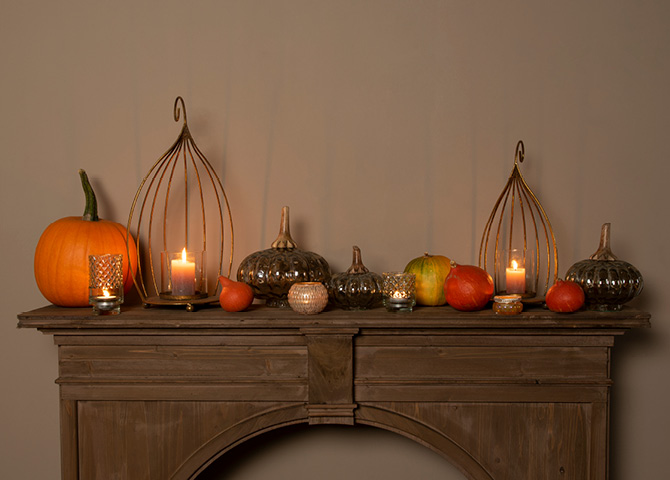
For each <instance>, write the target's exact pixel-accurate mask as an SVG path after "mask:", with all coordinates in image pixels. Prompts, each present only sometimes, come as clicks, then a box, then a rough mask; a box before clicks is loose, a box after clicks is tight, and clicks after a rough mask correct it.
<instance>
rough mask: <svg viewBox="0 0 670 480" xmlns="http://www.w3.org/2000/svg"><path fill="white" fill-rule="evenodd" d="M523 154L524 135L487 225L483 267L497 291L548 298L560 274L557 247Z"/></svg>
mask: <svg viewBox="0 0 670 480" xmlns="http://www.w3.org/2000/svg"><path fill="white" fill-rule="evenodd" d="M524 156H525V148H524V145H523V142H522V141H521V140H519V142H518V143H517V146H516V152H515V154H514V168H513V169H512V173H511V174H510V176H509V179H508V180H507V184H506V185H505V188H504V189H503V191H502V193H501V194H500V197H498V201H497V202H496V204H495V206H494V207H493V212H491V216H490V217H489V219H488V221H487V222H486V227H485V228H484V234H483V235H482V242H481V245H480V247H479V266H480V267H481V268H483V269H484V270H487V271H488V272H489V273H490V274H491V275H492V277H493V280H494V283H495V292H496V294H511V293H516V294H521V296H522V297H523V298H526V299H532V298H535V297H539V298H542V297H544V296H545V295H546V293H547V289H548V288H549V286H550V281H551V284H553V283H554V282H555V281H556V279H557V278H558V247H557V245H556V239H555V237H554V231H553V230H552V228H551V223H550V222H549V218H548V217H547V214H546V213H545V211H544V209H543V208H542V205H541V204H540V202H539V201H538V199H537V197H536V196H535V194H534V193H533V191H532V190H531V189H530V187H529V186H528V184H527V183H526V181H525V180H524V178H523V176H522V175H521V171H520V170H519V164H520V163H521V162H523V160H524ZM493 234H495V241H492V235H493ZM491 264H492V265H493V270H492V271H491V270H489V267H490V266H491ZM540 279H542V280H543V282H542V284H541V283H540Z"/></svg>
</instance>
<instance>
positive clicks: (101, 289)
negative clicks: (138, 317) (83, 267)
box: [88, 253, 123, 315]
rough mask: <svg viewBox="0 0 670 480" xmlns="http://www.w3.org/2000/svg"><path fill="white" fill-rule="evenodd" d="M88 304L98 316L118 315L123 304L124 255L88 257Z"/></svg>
mask: <svg viewBox="0 0 670 480" xmlns="http://www.w3.org/2000/svg"><path fill="white" fill-rule="evenodd" d="M88 278H89V281H88V303H89V304H91V306H93V312H94V313H95V314H96V315H118V314H119V313H121V304H122V303H123V255H121V254H110V253H107V254H102V255H89V256H88Z"/></svg>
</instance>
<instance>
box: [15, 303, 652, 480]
mask: <svg viewBox="0 0 670 480" xmlns="http://www.w3.org/2000/svg"><path fill="white" fill-rule="evenodd" d="M18 318H19V327H23V328H36V329H39V330H41V331H43V332H44V333H47V334H50V335H53V336H54V341H55V343H56V345H57V346H58V351H59V378H58V379H57V382H58V384H59V385H60V396H61V444H62V445H61V446H62V478H63V479H66V480H70V479H86V480H90V479H108V478H116V479H149V480H165V479H166V478H171V479H175V480H180V479H195V478H196V477H197V475H198V474H199V473H200V472H202V471H203V470H204V469H206V468H207V466H208V465H209V464H210V463H211V462H213V461H214V460H215V459H216V458H218V457H219V456H221V455H223V454H225V452H226V451H228V450H230V449H231V448H233V447H234V446H235V445H237V444H239V443H241V442H244V441H245V440H247V439H249V438H251V437H253V436H256V435H258V434H262V433H263V432H267V431H269V430H272V429H276V428H280V427H282V426H288V425H292V424H296V423H309V424H327V423H337V424H347V425H355V424H362V425H372V426H376V427H379V428H384V429H387V430H390V431H393V432H397V433H399V434H402V435H405V436H407V437H409V438H412V439H414V440H416V441H417V442H419V443H422V444H423V445H426V446H428V447H430V448H432V449H434V450H436V451H438V452H440V453H442V454H443V455H444V456H445V457H446V458H447V459H449V460H450V461H451V462H453V463H454V465H456V466H457V467H459V468H460V469H461V471H463V473H464V474H465V476H466V477H467V478H469V479H472V480H491V479H494V480H505V479H510V480H524V479H526V480H536V479H538V478H543V479H544V478H546V479H561V480H567V479H574V480H582V479H587V478H588V479H592V480H605V479H607V478H608V463H609V459H608V451H609V438H608V432H609V389H610V386H611V375H610V355H611V349H612V348H613V346H614V338H615V337H616V336H618V335H622V334H624V333H625V332H626V331H627V330H629V329H631V328H640V327H649V325H650V322H649V319H650V316H649V314H648V313H645V312H641V311H638V310H635V309H632V308H624V309H623V310H622V311H620V312H593V311H582V312H578V313H575V314H569V315H561V314H555V313H551V312H549V311H547V310H543V309H541V308H531V309H529V310H528V311H526V312H523V313H522V314H521V315H518V316H512V317H503V316H497V315H495V314H493V313H492V312H491V311H490V310H484V311H480V312H470V313H464V312H457V311H455V310H453V309H452V308H450V307H432V308H427V307H426V308H416V309H415V311H414V312H412V313H395V314H394V313H388V312H386V311H385V310H384V309H374V310H370V311H363V312H347V311H344V310H337V309H330V310H327V311H325V312H323V313H321V314H319V315H314V316H301V315H297V314H295V313H294V312H292V311H291V310H290V309H270V308H267V307H263V306H253V307H252V308H251V309H250V310H249V311H246V312H241V313H226V312H224V311H223V310H221V309H220V308H203V309H201V310H198V311H196V312H187V311H185V310H183V309H178V308H174V309H158V308H150V309H145V308H143V307H141V306H124V307H123V309H122V314H121V315H118V316H102V317H101V316H93V315H91V310H90V309H86V308H85V309H66V308H58V307H54V306H48V307H44V308H41V309H37V310H34V311H31V312H26V313H22V314H20V315H19V316H18ZM223 458H224V459H225V457H223Z"/></svg>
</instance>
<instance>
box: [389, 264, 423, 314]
mask: <svg viewBox="0 0 670 480" xmlns="http://www.w3.org/2000/svg"><path fill="white" fill-rule="evenodd" d="M382 290H383V297H384V306H385V307H386V310H388V311H389V312H411V311H412V309H413V308H414V305H416V275H415V274H413V273H404V272H385V273H382Z"/></svg>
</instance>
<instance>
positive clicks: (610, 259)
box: [565, 223, 644, 311]
mask: <svg viewBox="0 0 670 480" xmlns="http://www.w3.org/2000/svg"><path fill="white" fill-rule="evenodd" d="M565 279H566V280H572V281H573V282H577V283H578V284H579V285H580V286H581V287H582V289H584V294H585V296H586V305H587V306H588V308H589V309H591V310H600V311H607V310H621V308H622V307H623V304H624V303H626V302H629V301H630V300H632V299H633V298H635V297H636V296H638V295H639V294H640V292H641V291H642V288H643V287H644V281H643V280H642V274H641V273H640V272H639V270H638V269H637V268H635V267H634V266H633V265H631V264H630V263H628V262H624V261H623V260H619V259H618V258H617V257H616V256H615V255H614V254H613V253H612V250H611V248H610V224H609V223H605V224H604V225H603V226H602V228H601V231H600V245H599V247H598V250H597V251H596V253H594V254H593V255H591V256H590V257H589V258H588V259H587V260H582V261H580V262H577V263H575V264H574V265H573V266H572V267H570V268H569V269H568V271H567V273H566V274H565Z"/></svg>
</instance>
